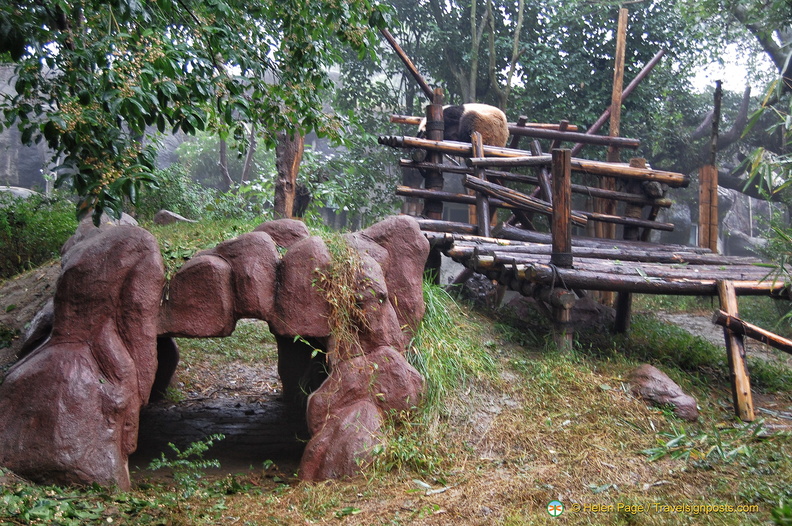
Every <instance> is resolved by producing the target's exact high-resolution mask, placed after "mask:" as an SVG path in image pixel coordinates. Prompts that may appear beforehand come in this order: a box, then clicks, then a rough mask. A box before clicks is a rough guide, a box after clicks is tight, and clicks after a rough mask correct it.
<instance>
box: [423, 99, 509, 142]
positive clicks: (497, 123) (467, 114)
mask: <svg viewBox="0 0 792 526" xmlns="http://www.w3.org/2000/svg"><path fill="white" fill-rule="evenodd" d="M443 122H444V124H445V131H444V132H443V140H446V141H459V142H470V136H471V134H472V133H473V132H474V131H477V132H479V133H480V134H481V138H482V141H483V142H484V144H486V145H489V146H501V147H503V146H506V141H507V140H508V138H509V124H508V122H507V121H506V115H505V114H504V113H503V112H502V111H501V110H500V109H498V108H496V107H495V106H490V105H489V104H476V103H469V104H462V105H461V106H443ZM425 135H426V118H425V117H424V118H423V120H421V123H420V124H419V125H418V137H424V136H425Z"/></svg>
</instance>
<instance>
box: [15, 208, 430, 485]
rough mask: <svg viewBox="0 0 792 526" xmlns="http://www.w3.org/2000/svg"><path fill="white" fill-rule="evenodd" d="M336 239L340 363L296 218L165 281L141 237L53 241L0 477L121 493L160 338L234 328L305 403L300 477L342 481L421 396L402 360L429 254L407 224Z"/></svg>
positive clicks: (168, 366)
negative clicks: (59, 246)
mask: <svg viewBox="0 0 792 526" xmlns="http://www.w3.org/2000/svg"><path fill="white" fill-rule="evenodd" d="M345 239H346V242H347V243H348V244H349V245H350V246H352V247H353V248H354V249H356V250H357V252H358V254H359V255H360V258H361V261H362V265H361V267H362V270H361V272H360V274H361V275H360V279H359V280H358V282H359V283H360V286H361V292H362V291H363V288H364V287H365V292H366V293H365V294H360V295H359V297H361V298H363V299H362V300H361V301H362V303H361V304H360V305H359V306H360V307H361V308H362V310H363V311H364V312H365V314H366V317H367V323H366V324H365V327H363V328H361V330H360V332H359V340H360V346H359V347H356V349H357V350H356V351H355V352H351V351H350V350H349V349H340V348H339V349H336V348H335V342H334V340H333V337H332V335H331V330H330V326H329V324H328V314H329V310H330V306H329V304H328V302H327V300H326V299H325V298H324V297H323V295H322V293H321V292H320V291H319V290H318V289H317V287H316V286H314V284H313V282H314V280H315V277H316V272H317V270H322V269H323V268H326V267H327V265H329V264H330V254H329V251H328V249H327V247H326V246H325V244H324V242H323V241H322V239H321V238H319V237H316V236H311V235H310V234H309V232H308V230H307V229H306V228H305V225H304V224H302V223H301V222H299V221H293V220H278V221H271V222H268V223H264V224H262V225H260V226H259V227H257V228H256V229H255V231H254V232H250V233H247V234H243V235H241V236H239V237H237V238H235V239H233V240H230V241H226V242H224V243H221V244H220V245H218V246H217V247H215V248H214V249H212V250H208V251H204V252H200V253H198V254H196V256H195V257H194V258H192V259H191V260H190V261H188V262H187V263H186V264H185V265H184V266H183V267H182V268H181V269H180V270H179V271H178V272H177V273H176V274H175V276H174V277H173V278H172V279H171V280H170V282H169V283H166V280H165V272H164V267H163V263H162V257H161V255H160V252H159V247H158V245H157V241H156V239H154V237H153V236H152V235H151V234H150V233H149V232H147V231H146V230H144V229H142V228H139V227H136V226H128V225H121V226H114V225H102V227H101V228H99V229H97V230H96V231H91V234H90V235H88V236H83V239H80V240H74V241H73V242H71V243H69V244H68V245H67V246H69V247H70V248H68V250H67V252H66V253H65V254H64V256H63V258H62V272H61V276H60V278H59V280H58V284H57V288H56V293H55V307H54V308H55V315H54V321H53V327H52V332H51V335H50V337H49V338H48V339H47V340H46V341H44V343H43V344H42V345H40V346H39V347H38V348H36V349H35V350H33V351H32V352H31V353H30V354H28V355H27V356H25V357H24V358H22V359H21V360H20V361H19V362H17V363H16V364H15V365H14V366H13V367H12V368H11V369H10V370H9V371H8V374H7V375H6V377H5V379H4V381H3V383H2V384H1V385H0V465H3V466H5V467H7V468H9V469H11V470H12V471H15V472H17V473H18V474H20V475H23V476H26V477H28V478H30V479H32V480H36V481H39V482H46V483H79V484H90V483H93V482H97V483H99V484H102V485H108V486H110V485H117V486H118V487H119V488H121V489H127V488H129V485H130V481H129V472H128V466H127V459H128V457H129V454H130V453H132V452H133V451H134V450H135V448H136V445H137V432H138V423H139V413H140V409H141V407H142V406H144V405H145V404H147V403H148V401H149V399H150V397H151V396H153V395H154V396H156V394H157V393H159V392H161V391H163V390H164V388H165V387H166V386H167V384H168V382H169V381H170V377H171V376H172V374H173V372H174V370H175V368H176V365H177V362H178V348H177V347H176V345H175V343H174V341H173V339H172V338H173V337H176V336H180V337H192V338H202V337H217V336H228V335H229V334H231V333H232V332H233V330H234V327H235V325H236V322H237V320H239V319H242V318H257V319H261V320H265V321H267V322H268V324H269V326H270V330H271V331H272V332H273V333H274V334H275V336H276V341H277V342H278V372H279V374H280V376H281V381H282V383H283V389H284V396H285V397H286V398H287V399H294V400H297V399H299V398H300V394H301V393H304V391H305V389H308V390H309V391H313V392H312V393H311V395H310V396H309V397H308V399H307V402H306V401H305V400H304V399H303V403H304V404H305V405H304V407H305V410H306V418H307V422H308V427H309V430H310V432H311V440H310V441H309V443H308V445H307V446H306V449H305V452H304V454H303V458H302V461H301V464H300V470H299V473H300V476H301V477H302V478H303V479H306V480H321V479H327V478H337V477H343V476H349V475H354V474H355V473H357V472H358V471H359V470H360V469H361V465H363V464H365V461H366V460H367V459H368V458H370V455H371V451H372V449H373V446H374V445H376V443H377V442H378V440H379V430H380V428H381V426H382V424H383V422H384V419H385V418H386V417H387V415H391V414H392V415H398V414H400V413H401V412H402V411H403V410H405V409H409V408H410V407H412V406H414V405H415V404H416V403H417V402H418V401H419V399H420V397H421V394H422V392H423V379H422V378H421V376H420V374H419V373H418V372H417V371H416V370H415V369H414V368H413V367H412V366H410V365H409V363H407V361H406V360H405V358H404V352H405V344H406V342H407V341H408V339H409V337H410V336H411V334H412V331H414V330H415V329H416V328H417V325H418V323H420V321H421V319H422V317H423V313H424V303H423V292H422V282H421V280H422V274H423V267H424V263H425V261H426V258H427V255H428V252H429V244H428V241H427V240H426V238H425V237H424V236H423V235H422V234H421V232H420V229H419V227H418V224H417V223H416V222H415V220H413V219H412V218H409V217H407V216H395V217H391V218H388V219H386V220H384V221H382V222H380V223H378V224H376V225H374V226H372V227H370V228H368V229H366V230H364V231H361V232H357V233H353V234H347V235H346V236H345ZM75 241H76V242H75ZM282 252H283V255H281V253H282ZM295 336H301V337H302V339H301V340H297V341H295ZM306 341H310V342H312V343H313V344H314V345H319V346H321V347H322V348H323V349H324V350H327V351H329V352H328V353H327V354H326V356H327V357H328V358H327V360H328V363H327V364H326V366H327V367H326V368H324V367H323V368H321V369H317V368H316V367H315V365H316V364H315V363H314V361H315V358H313V357H312V348H311V347H310V346H309V345H306V344H305V343H304V342H306ZM317 371H321V372H317ZM326 371H329V376H327V375H328V373H327V372H326ZM361 461H363V462H361Z"/></svg>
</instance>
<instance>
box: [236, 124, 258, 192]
mask: <svg viewBox="0 0 792 526" xmlns="http://www.w3.org/2000/svg"><path fill="white" fill-rule="evenodd" d="M255 155H256V125H255V124H251V125H250V139H248V150H247V155H246V156H245V166H244V167H243V168H242V177H241V179H240V182H244V181H250V174H251V173H252V172H253V156H255Z"/></svg>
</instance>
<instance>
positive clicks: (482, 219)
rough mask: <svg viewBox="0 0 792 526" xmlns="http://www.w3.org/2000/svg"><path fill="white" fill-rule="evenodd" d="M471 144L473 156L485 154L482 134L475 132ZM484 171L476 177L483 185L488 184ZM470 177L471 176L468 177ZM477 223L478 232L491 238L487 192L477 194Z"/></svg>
mask: <svg viewBox="0 0 792 526" xmlns="http://www.w3.org/2000/svg"><path fill="white" fill-rule="evenodd" d="M470 140H471V142H472V143H473V155H475V156H477V157H478V156H480V155H481V154H482V153H483V151H482V150H483V149H484V143H483V142H482V139H481V134H480V133H479V132H473V134H472V135H471V137H470ZM482 171H483V170H481V169H478V170H476V177H475V179H478V180H479V181H481V182H482V183H486V181H485V180H484V179H481V178H480V177H481V172H482ZM466 177H470V176H466ZM476 222H477V223H478V230H479V234H481V235H482V236H485V237H489V235H490V206H489V197H488V195H487V193H486V192H482V191H477V192H476Z"/></svg>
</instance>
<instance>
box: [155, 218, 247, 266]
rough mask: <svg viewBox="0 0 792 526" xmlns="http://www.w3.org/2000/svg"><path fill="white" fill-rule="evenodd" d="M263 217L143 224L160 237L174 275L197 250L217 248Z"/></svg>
mask: <svg viewBox="0 0 792 526" xmlns="http://www.w3.org/2000/svg"><path fill="white" fill-rule="evenodd" d="M260 223H261V221H258V220H242V219H228V220H223V221H201V222H198V223H172V224H170V225H155V224H148V223H145V224H143V226H144V227H145V228H146V229H147V230H148V231H149V232H151V233H152V234H154V237H156V238H157V240H158V241H159V245H160V252H161V253H162V259H163V261H164V262H165V274H166V276H168V278H170V277H172V276H173V274H175V273H176V271H177V270H179V268H181V266H182V265H183V264H184V263H185V262H186V261H187V260H189V259H190V258H192V257H193V256H194V255H195V253H196V252H199V251H201V250H206V249H210V248H214V247H215V246H217V245H218V244H219V243H221V242H223V241H226V240H228V239H232V238H235V237H237V236H239V235H241V234H244V233H246V232H252V231H253V229H254V228H255V227H256V226H258V225H259V224H260Z"/></svg>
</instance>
